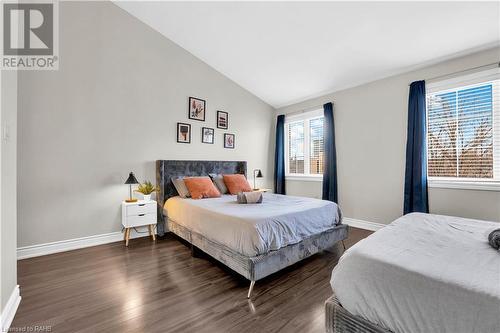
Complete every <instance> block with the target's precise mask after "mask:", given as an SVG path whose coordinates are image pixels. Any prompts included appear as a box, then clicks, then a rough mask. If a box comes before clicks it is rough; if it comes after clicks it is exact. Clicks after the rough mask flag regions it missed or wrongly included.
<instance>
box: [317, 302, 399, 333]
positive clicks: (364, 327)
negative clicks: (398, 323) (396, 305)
mask: <svg viewBox="0 0 500 333" xmlns="http://www.w3.org/2000/svg"><path fill="white" fill-rule="evenodd" d="M325 327H326V332H327V333H393V332H392V331H389V330H387V329H385V328H383V327H380V326H379V325H377V324H373V323H371V322H369V321H368V320H366V319H363V318H361V317H359V316H356V315H353V314H351V313H350V312H349V311H347V310H346V309H344V308H343V307H342V305H341V304H340V302H339V300H338V299H337V297H336V296H335V294H333V296H331V297H330V298H329V299H328V300H327V301H326V302H325Z"/></svg>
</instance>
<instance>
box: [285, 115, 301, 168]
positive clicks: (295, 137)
mask: <svg viewBox="0 0 500 333" xmlns="http://www.w3.org/2000/svg"><path fill="white" fill-rule="evenodd" d="M287 127H288V135H287V137H288V149H287V150H288V173H299V174H303V173H304V121H297V122H293V123H289V124H288V126H287Z"/></svg>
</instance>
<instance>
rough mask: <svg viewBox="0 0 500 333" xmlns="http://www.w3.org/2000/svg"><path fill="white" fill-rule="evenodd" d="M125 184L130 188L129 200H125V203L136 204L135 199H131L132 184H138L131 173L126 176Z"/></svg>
mask: <svg viewBox="0 0 500 333" xmlns="http://www.w3.org/2000/svg"><path fill="white" fill-rule="evenodd" d="M125 184H127V185H128V186H129V187H130V198H129V199H127V200H125V202H136V201H137V199H133V198H132V184H139V182H138V181H137V179H136V178H135V176H134V173H133V172H131V173H129V175H128V178H127V180H126V181H125Z"/></svg>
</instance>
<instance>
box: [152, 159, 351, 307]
mask: <svg viewBox="0 0 500 333" xmlns="http://www.w3.org/2000/svg"><path fill="white" fill-rule="evenodd" d="M156 171H157V184H158V185H159V193H158V198H157V199H158V200H157V202H158V212H159V214H158V216H160V217H161V221H159V223H158V234H159V236H163V235H164V234H165V232H167V231H169V232H172V233H174V234H176V235H177V236H179V237H181V238H182V239H184V240H186V241H188V242H189V243H190V244H191V246H192V247H193V248H197V249H200V250H201V251H203V252H205V253H207V254H208V255H210V256H212V257H213V258H215V259H217V260H218V261H220V262H221V263H223V264H224V265H226V266H228V267H229V268H231V269H232V270H234V271H236V272H237V273H239V274H241V275H242V276H244V277H245V278H247V279H248V280H250V287H249V290H248V294H247V297H248V298H250V296H251V294H252V290H253V287H254V285H255V281H257V280H260V279H262V278H264V277H266V276H268V275H270V274H273V273H275V272H277V271H279V270H281V269H283V268H285V267H288V266H290V265H292V264H294V263H296V262H298V261H300V260H303V259H305V258H307V257H309V256H311V255H313V254H315V253H318V252H320V251H322V250H326V249H329V248H332V247H334V246H335V245H336V244H337V242H339V241H342V240H344V239H345V238H347V234H348V226H346V225H343V224H342V223H341V213H340V210H339V209H338V206H337V205H336V204H335V203H333V202H329V201H323V200H317V199H310V198H301V197H290V196H282V195H276V194H271V193H269V194H264V202H263V203H262V204H258V205H239V204H237V203H236V198H235V196H231V195H223V196H222V197H221V198H212V199H201V200H193V199H183V198H180V197H179V196H178V195H177V191H176V190H175V187H174V186H173V184H172V181H171V179H172V178H175V177H179V176H188V177H192V176H206V175H208V174H209V173H217V174H235V173H239V174H244V175H246V162H244V161H175V160H159V161H157V162H156Z"/></svg>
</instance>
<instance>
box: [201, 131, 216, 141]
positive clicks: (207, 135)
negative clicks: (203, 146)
mask: <svg viewBox="0 0 500 333" xmlns="http://www.w3.org/2000/svg"><path fill="white" fill-rule="evenodd" d="M214 131H215V130H214V129H213V128H209V127H202V128H201V142H202V143H211V144H213V143H214Z"/></svg>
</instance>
